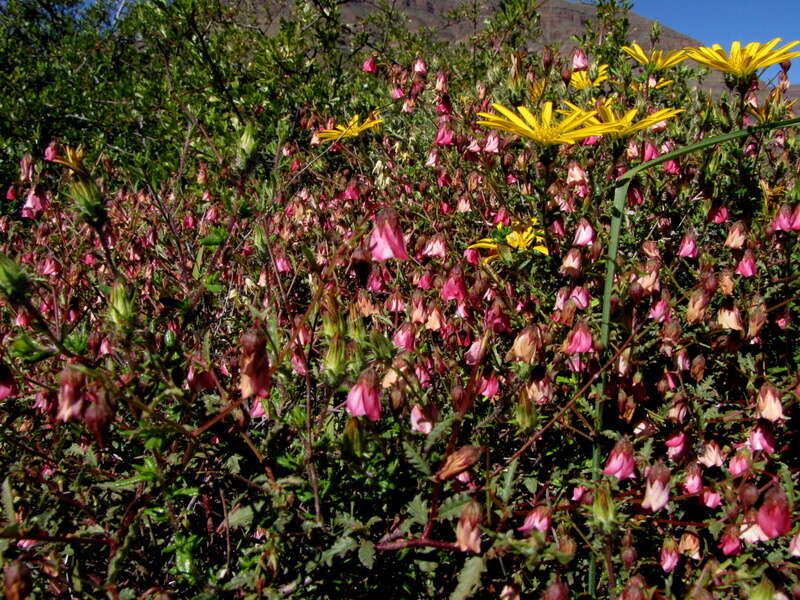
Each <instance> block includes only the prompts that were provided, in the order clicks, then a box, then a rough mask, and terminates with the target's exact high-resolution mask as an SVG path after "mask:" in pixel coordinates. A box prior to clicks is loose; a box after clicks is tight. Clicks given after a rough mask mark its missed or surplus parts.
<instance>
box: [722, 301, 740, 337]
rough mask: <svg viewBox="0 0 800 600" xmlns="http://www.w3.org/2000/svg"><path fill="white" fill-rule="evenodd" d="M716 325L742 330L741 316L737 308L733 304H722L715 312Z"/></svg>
mask: <svg viewBox="0 0 800 600" xmlns="http://www.w3.org/2000/svg"><path fill="white" fill-rule="evenodd" d="M717 325H719V326H720V327H722V328H723V329H732V330H734V331H744V326H743V325H742V317H741V315H740V314H739V309H738V308H736V306H735V305H733V306H723V307H721V308H720V309H719V312H718V313H717Z"/></svg>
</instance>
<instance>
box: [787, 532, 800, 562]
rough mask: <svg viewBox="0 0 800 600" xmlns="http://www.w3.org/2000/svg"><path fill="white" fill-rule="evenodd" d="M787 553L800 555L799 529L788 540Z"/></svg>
mask: <svg viewBox="0 0 800 600" xmlns="http://www.w3.org/2000/svg"><path fill="white" fill-rule="evenodd" d="M789 554H791V555H792V556H795V557H796V556H800V531H798V532H797V533H795V534H794V536H792V541H791V542H789Z"/></svg>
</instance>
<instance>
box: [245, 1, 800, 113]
mask: <svg viewBox="0 0 800 600" xmlns="http://www.w3.org/2000/svg"><path fill="white" fill-rule="evenodd" d="M464 4H465V2H464V0H396V1H395V2H394V3H393V4H392V10H394V11H396V12H397V13H398V16H400V15H404V16H405V17H407V18H408V20H409V22H410V24H411V26H412V27H426V28H428V29H430V30H432V31H435V32H437V34H438V35H439V36H440V37H441V38H442V39H445V40H453V41H457V40H463V39H465V38H467V37H468V36H469V35H470V34H471V33H472V32H473V25H472V23H470V22H468V21H467V20H465V19H461V20H453V19H449V18H448V17H447V15H448V14H450V13H453V12H454V11H456V10H457V9H459V8H460V7H463V6H464ZM478 4H479V7H478V8H479V10H480V12H481V16H480V18H479V19H478V22H479V23H480V22H482V21H483V20H484V19H486V18H488V17H490V16H491V15H492V14H493V13H494V11H495V10H496V8H497V6H498V5H499V4H500V0H481V1H480V2H479V3H478ZM260 6H261V8H259V9H258V10H263V5H260ZM341 8H342V16H343V18H344V21H345V22H347V23H357V22H358V21H359V20H360V19H362V18H364V17H366V16H367V15H369V14H370V12H372V11H374V10H377V9H378V3H376V2H375V1H374V0H351V1H349V2H345V3H343V4H342V7H341ZM539 12H540V15H541V25H542V38H541V40H539V43H537V44H532V47H535V46H541V45H544V44H561V45H562V47H563V48H564V49H565V51H567V52H568V51H569V50H570V49H571V47H572V46H573V45H574V44H573V42H572V40H571V37H572V36H574V35H577V34H579V33H581V32H582V31H583V29H584V26H585V24H586V22H587V21H590V20H592V19H594V17H595V7H594V5H593V4H592V3H589V2H571V1H569V0H544V1H543V3H542V6H541V8H540V11H539ZM628 19H629V22H630V41H632V42H633V41H636V42H638V43H640V44H641V45H642V46H644V47H647V46H648V44H649V36H650V30H651V27H652V24H653V21H652V20H651V19H647V18H645V17H643V16H641V15H639V14H636V13H635V12H631V13H629V16H628ZM698 45H701V43H700V42H699V41H698V40H696V39H694V38H692V37H689V36H688V35H685V34H682V33H680V32H679V31H675V30H674V29H671V28H669V27H665V26H662V28H661V40H660V43H659V46H660V47H661V48H664V49H666V50H673V49H676V48H683V47H685V46H698ZM703 85H704V87H706V88H709V89H711V90H712V91H714V92H716V93H719V92H722V91H723V90H724V89H725V85H724V83H723V79H722V76H721V75H720V74H719V73H716V72H712V73H710V74H709V76H708V77H707V78H706V79H705V80H704V82H703ZM788 95H789V96H790V97H792V98H800V85H793V86H791V88H790V91H789V94H788Z"/></svg>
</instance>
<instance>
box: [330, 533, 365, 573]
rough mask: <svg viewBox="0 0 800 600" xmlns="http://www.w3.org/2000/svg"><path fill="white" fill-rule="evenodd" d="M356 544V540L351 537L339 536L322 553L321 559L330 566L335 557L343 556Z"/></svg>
mask: <svg viewBox="0 0 800 600" xmlns="http://www.w3.org/2000/svg"><path fill="white" fill-rule="evenodd" d="M357 546H358V542H356V541H355V540H354V539H353V538H351V537H349V536H344V537H340V538H339V539H338V540H336V541H335V542H334V543H333V546H331V547H330V548H328V549H327V550H325V552H323V553H322V560H324V561H325V564H327V565H328V566H329V567H330V566H331V564H332V563H333V559H334V558H335V557H337V556H343V555H345V554H347V553H348V552H350V551H351V550H354V549H355V548H356V547H357Z"/></svg>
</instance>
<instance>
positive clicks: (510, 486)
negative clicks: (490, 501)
mask: <svg viewBox="0 0 800 600" xmlns="http://www.w3.org/2000/svg"><path fill="white" fill-rule="evenodd" d="M518 464H519V459H518V458H515V459H514V460H512V461H511V464H510V465H508V468H507V469H506V476H505V477H504V478H503V488H502V489H501V490H500V499H501V500H502V501H503V502H506V503H507V502H508V500H509V499H510V498H511V492H512V491H513V490H514V475H516V474H517V465H518Z"/></svg>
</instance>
